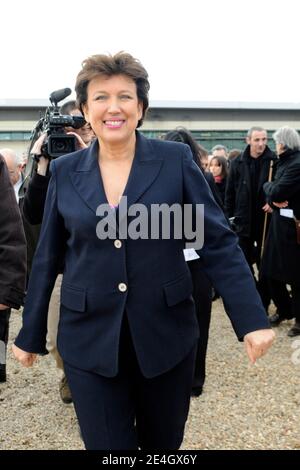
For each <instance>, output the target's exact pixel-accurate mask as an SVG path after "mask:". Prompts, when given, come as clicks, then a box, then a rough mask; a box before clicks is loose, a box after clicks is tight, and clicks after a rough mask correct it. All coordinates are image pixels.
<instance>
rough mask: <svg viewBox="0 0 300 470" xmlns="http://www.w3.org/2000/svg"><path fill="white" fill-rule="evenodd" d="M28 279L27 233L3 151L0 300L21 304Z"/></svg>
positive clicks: (15, 305)
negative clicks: (25, 233) (25, 232)
mask: <svg viewBox="0 0 300 470" xmlns="http://www.w3.org/2000/svg"><path fill="white" fill-rule="evenodd" d="M25 281H26V241H25V235H24V230H23V225H22V220H21V216H20V211H19V208H18V205H17V201H16V197H15V193H14V190H13V187H12V185H11V182H10V179H9V173H8V170H7V167H6V165H5V162H4V159H3V158H2V156H1V155H0V304H4V305H7V306H9V307H12V308H19V307H20V305H22V304H23V300H24V289H25ZM0 314H1V312H0Z"/></svg>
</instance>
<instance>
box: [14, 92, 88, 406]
mask: <svg viewBox="0 0 300 470" xmlns="http://www.w3.org/2000/svg"><path fill="white" fill-rule="evenodd" d="M60 113H61V114H62V115H70V116H82V114H81V112H80V110H79V109H78V107H77V106H76V103H75V101H72V100H71V101H67V102H66V103H64V104H63V105H62V107H61V109H60ZM65 132H66V133H67V134H69V135H70V134H71V135H74V136H75V137H76V140H77V148H78V149H84V148H87V146H88V145H89V144H90V143H91V142H92V140H93V139H94V133H93V131H92V130H91V127H90V126H89V124H85V125H84V126H83V128H79V129H73V128H71V127H65ZM45 137H46V136H45V134H43V135H41V136H40V137H39V138H38V139H37V141H36V142H35V144H34V146H33V147H32V150H31V153H32V154H34V155H35V157H36V159H37V160H38V163H37V168H36V171H35V172H34V173H33V176H32V178H31V180H30V183H29V185H28V189H27V192H26V194H25V198H24V206H23V213H24V216H25V219H26V220H27V221H28V222H29V223H30V224H31V225H32V226H34V227H37V226H38V225H39V224H41V222H42V219H43V214H44V207H45V200H46V194H47V189H48V185H49V181H50V177H51V174H50V172H49V163H50V161H49V158H48V157H47V156H46V155H43V154H42V148H43V147H42V146H43V143H44V140H45ZM35 247H36V243H35V244H34V251H35ZM34 251H33V252H34ZM31 259H32V258H31ZM62 264H63V263H62ZM62 270H63V267H62V266H61V267H60V269H59V271H60V272H61V271H62ZM61 281H62V276H61V274H60V273H58V276H57V279H56V282H55V285H54V287H53V292H52V296H51V299H50V303H49V315H48V325H47V330H48V334H47V350H48V352H50V353H51V355H52V356H53V358H54V359H55V362H56V367H57V368H58V369H59V370H60V371H61V375H62V377H61V379H60V382H59V394H60V397H61V400H62V401H63V403H65V404H69V403H72V395H71V391H70V388H69V385H68V382H67V379H66V376H65V373H64V367H63V361H62V359H61V357H60V354H59V353H58V351H57V345H56V342H57V327H58V322H59V305H60V290H61Z"/></svg>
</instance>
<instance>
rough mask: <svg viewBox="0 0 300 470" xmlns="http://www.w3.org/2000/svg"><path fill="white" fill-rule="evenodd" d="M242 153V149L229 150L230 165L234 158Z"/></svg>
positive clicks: (228, 160)
mask: <svg viewBox="0 0 300 470" xmlns="http://www.w3.org/2000/svg"><path fill="white" fill-rule="evenodd" d="M241 154H242V152H241V150H239V149H231V150H229V152H228V158H227V162H228V166H229V165H230V163H231V161H232V160H234V159H235V158H236V157H239V156H240V155H241Z"/></svg>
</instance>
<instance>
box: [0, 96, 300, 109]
mask: <svg viewBox="0 0 300 470" xmlns="http://www.w3.org/2000/svg"><path fill="white" fill-rule="evenodd" d="M49 105H50V102H49V100H48V99H44V98H43V99H42V98H37V99H0V108H46V107H48V106H49ZM150 108H152V109H158V108H159V109H245V110H247V109H249V110H250V109H254V110H263V109H265V110H300V102H298V103H295V102H294V103H273V102H266V103H264V102H254V101H253V102H250V101H249V102H247V101H173V100H152V101H151V100H150Z"/></svg>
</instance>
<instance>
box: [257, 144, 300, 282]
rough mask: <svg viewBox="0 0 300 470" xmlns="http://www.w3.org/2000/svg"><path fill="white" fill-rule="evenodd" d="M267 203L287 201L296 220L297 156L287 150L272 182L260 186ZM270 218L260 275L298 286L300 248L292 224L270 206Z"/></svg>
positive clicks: (299, 211) (299, 203)
mask: <svg viewBox="0 0 300 470" xmlns="http://www.w3.org/2000/svg"><path fill="white" fill-rule="evenodd" d="M264 191H265V193H266V196H267V198H268V201H269V202H270V203H272V202H284V201H288V203H289V205H288V208H289V209H292V210H293V212H294V215H295V217H296V218H297V219H300V152H298V151H292V150H288V151H287V152H285V153H284V154H282V155H280V157H279V160H278V162H277V164H276V174H275V179H274V181H273V182H270V183H265V184H264ZM273 209H274V210H273V214H272V218H271V223H270V227H269V233H268V238H267V240H266V244H265V250H264V256H263V263H262V268H261V270H262V273H263V274H264V275H266V276H268V277H270V278H272V279H277V280H280V281H283V282H285V283H294V282H295V283H298V284H300V245H299V244H298V243H297V233H296V224H295V220H294V219H292V218H289V217H284V216H283V215H281V214H283V213H284V212H281V213H280V209H278V208H277V207H276V206H273Z"/></svg>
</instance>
